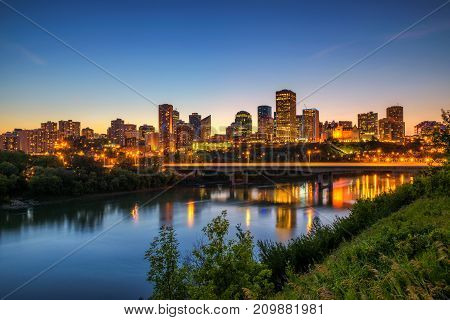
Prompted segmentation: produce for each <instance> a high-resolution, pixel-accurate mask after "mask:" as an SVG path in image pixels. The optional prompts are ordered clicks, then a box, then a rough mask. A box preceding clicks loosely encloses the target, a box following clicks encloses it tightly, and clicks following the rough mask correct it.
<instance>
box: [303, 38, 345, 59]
mask: <svg viewBox="0 0 450 320" xmlns="http://www.w3.org/2000/svg"><path fill="white" fill-rule="evenodd" d="M349 44H350V43H347V42H346V43H339V44H335V45H333V46H330V47H327V48H324V49H322V50H320V51H317V52H316V53H314V54H313V55H312V56H311V58H313V59H319V58H324V57H326V56H329V55H330V54H332V53H333V52H335V51H338V50H339V49H342V48H344V47H346V46H348V45H349Z"/></svg>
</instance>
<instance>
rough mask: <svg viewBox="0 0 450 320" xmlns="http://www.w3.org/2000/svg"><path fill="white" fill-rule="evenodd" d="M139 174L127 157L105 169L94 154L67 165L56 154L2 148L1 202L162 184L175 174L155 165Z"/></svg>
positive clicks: (0, 172)
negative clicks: (21, 198)
mask: <svg viewBox="0 0 450 320" xmlns="http://www.w3.org/2000/svg"><path fill="white" fill-rule="evenodd" d="M143 173H144V174H142V172H141V174H137V172H136V170H135V168H134V167H133V166H132V165H131V164H130V163H129V162H127V161H126V160H124V161H122V162H119V164H118V165H117V166H116V167H114V168H112V169H105V168H104V167H103V166H102V164H101V163H100V162H98V161H95V160H94V159H93V158H90V157H86V156H79V155H74V156H72V157H71V158H70V159H69V163H68V164H67V165H66V166H64V165H63V163H62V162H61V161H60V160H59V159H58V158H57V157H55V156H29V155H26V154H25V153H22V152H0V202H1V201H6V200H8V199H11V198H14V197H22V196H27V197H43V196H46V197H49V196H50V197H52V196H78V195H83V194H92V193H105V192H118V191H132V190H140V189H146V188H152V187H162V186H165V185H168V184H170V183H173V181H174V180H175V177H174V176H173V175H170V174H164V173H160V172H159V170H158V168H157V167H156V166H155V167H151V168H149V169H147V171H146V172H143Z"/></svg>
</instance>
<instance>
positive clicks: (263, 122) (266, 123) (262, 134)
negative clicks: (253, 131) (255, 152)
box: [258, 106, 274, 141]
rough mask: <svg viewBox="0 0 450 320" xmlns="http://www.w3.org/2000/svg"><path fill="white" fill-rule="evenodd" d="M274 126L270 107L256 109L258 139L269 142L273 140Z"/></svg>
mask: <svg viewBox="0 0 450 320" xmlns="http://www.w3.org/2000/svg"><path fill="white" fill-rule="evenodd" d="M273 132H274V126H273V117H272V107H270V106H259V107H258V137H259V138H261V139H264V140H268V141H271V140H272V138H273Z"/></svg>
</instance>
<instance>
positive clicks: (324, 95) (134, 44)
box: [0, 0, 450, 133]
mask: <svg viewBox="0 0 450 320" xmlns="http://www.w3.org/2000/svg"><path fill="white" fill-rule="evenodd" d="M2 1H3V0H2ZM5 1H6V2H7V3H8V4H10V5H11V6H13V7H14V8H15V9H17V10H18V11H20V12H21V13H23V14H24V15H26V16H27V17H29V18H31V19H33V20H34V21H36V22H37V23H38V24H39V25H41V26H42V27H44V28H46V29H47V30H49V31H50V32H52V33H54V34H55V35H56V36H58V37H59V38H61V39H62V40H64V41H65V42H67V43H68V44H70V45H71V46H72V47H74V48H76V49H77V50H79V51H80V52H82V53H83V54H85V55H86V56H87V57H89V58H90V59H92V60H93V61H95V62H96V63H98V64H99V65H101V66H103V67H104V68H105V69H107V70H108V71H109V72H111V73H113V74H114V75H116V76H117V77H119V78H120V79H121V80H123V81H125V82H127V83H128V84H130V85H131V86H132V87H133V88H135V89H136V90H137V91H139V92H140V93H141V94H143V95H144V96H146V97H148V98H149V99H150V100H152V101H154V102H155V103H156V104H161V103H171V104H173V105H174V106H175V107H176V108H177V109H178V110H179V111H180V114H181V118H182V119H185V120H187V116H188V114H190V113H191V112H198V113H200V114H202V115H203V116H206V115H209V114H211V115H212V122H213V126H214V127H216V128H217V129H218V130H219V131H220V128H222V127H224V126H226V125H228V124H229V123H230V122H232V121H233V118H234V115H235V113H236V112H237V111H239V110H247V111H249V112H250V113H251V114H252V115H253V117H254V119H255V120H256V108H257V106H258V105H262V104H266V105H271V106H274V104H275V91H276V90H279V89H283V88H288V89H292V90H294V91H295V92H296V93H297V97H298V99H299V98H302V97H305V96H307V95H309V94H310V93H311V92H312V91H313V90H314V89H315V88H317V87H319V86H320V85H321V84H322V83H324V82H326V81H327V80H329V79H330V78H332V77H333V76H334V75H335V74H337V73H339V72H341V71H342V70H343V69H345V68H346V67H348V66H349V65H351V64H352V63H354V62H355V61H356V60H358V59H359V58H361V57H362V56H364V55H365V54H367V53H368V52H370V51H371V50H373V49H374V48H376V47H377V46H379V45H380V44H382V43H383V42H385V41H386V40H388V39H389V38H390V37H392V36H393V35H395V34H396V33H398V32H400V31H401V30H403V29H405V28H406V27H408V26H409V25H411V24H412V23H414V22H416V21H417V20H419V19H420V18H422V17H423V16H425V15H426V14H427V13H429V12H430V11H432V10H433V9H435V8H436V7H438V6H439V5H441V4H442V3H444V2H445V0H440V1H437V0H436V1H435V0H426V1H425V0H424V1H395V0H394V1H376V2H375V1H358V2H356V1H314V2H313V1H283V0H279V1H242V0H241V1H167V0H166V1H117V2H116V1H103V2H99V1H71V2H69V1H40V0H36V1H15V0H5ZM0 74H1V77H0V110H1V116H0V132H3V131H6V130H12V129H13V128H17V127H19V128H34V127H38V126H39V123H40V122H43V121H47V120H53V121H57V120H61V119H73V120H79V121H81V122H82V126H83V127H84V126H90V127H93V128H94V129H96V130H98V131H101V132H104V131H106V128H107V126H108V125H109V122H110V120H112V119H115V118H116V117H120V118H123V119H125V120H126V121H127V122H130V123H136V124H143V123H149V124H154V125H156V123H157V109H156V107H155V106H154V105H152V104H151V103H150V102H149V101H147V100H145V99H143V98H142V97H140V96H139V95H137V94H136V93H134V92H132V91H131V90H129V89H128V88H126V87H125V86H124V85H123V84H121V83H119V82H118V81H116V80H114V79H112V78H111V77H110V76H108V75H107V74H105V73H104V72H102V71H100V70H99V69H98V68H96V67H95V66H93V65H92V64H90V63H88V62H87V61H86V60H84V59H82V58H81V57H80V56H78V55H77V54H75V53H74V52H72V51H71V50H70V49H68V48H66V47H65V46H63V45H62V44H61V43H59V42H58V41H56V40H55V39H54V38H52V37H51V36H49V35H48V34H46V33H45V32H43V31H42V30H39V29H38V28H37V27H35V26H33V25H32V24H31V23H30V22H28V21H27V20H26V19H24V18H23V17H21V16H20V15H18V14H17V13H15V12H14V11H12V10H10V9H9V8H7V7H6V6H5V5H4V4H3V3H1V1H0ZM449 89H450V4H449V5H447V6H446V7H444V8H443V9H442V10H440V11H439V12H437V13H436V14H434V15H433V16H431V17H430V18H428V19H427V20H425V21H424V22H422V23H421V24H419V25H418V26H416V27H415V28H414V29H412V30H411V31H410V32H408V33H406V34H405V35H403V36H402V37H401V38H399V39H397V40H396V41H394V42H393V43H391V44H390V45H389V46H387V47H386V48H384V49H382V50H380V51H379V52H378V53H377V54H375V55H374V56H372V57H370V58H369V59H367V60H366V61H364V62H363V63H361V64H360V65H358V66H357V67H355V68H354V69H352V70H351V71H350V72H348V73H346V74H345V75H343V76H342V77H340V78H339V79H337V80H336V81H334V82H332V83H331V84H330V85H328V86H327V87H325V88H323V89H321V90H319V91H318V92H317V93H315V94H314V95H313V96H311V97H309V98H308V99H307V100H306V101H302V102H301V103H300V104H299V106H298V111H297V112H298V113H300V109H301V108H302V107H303V106H305V105H306V106H308V107H315V108H318V109H319V110H320V119H321V121H325V120H353V121H356V114H357V113H358V112H366V111H370V110H372V111H376V112H379V115H380V117H383V116H384V115H385V108H386V107H388V106H390V105H393V104H397V103H398V104H400V105H403V106H404V107H405V119H406V124H407V131H408V132H410V133H411V132H412V127H413V126H414V125H415V124H416V123H417V122H419V121H421V120H438V119H439V117H440V109H441V108H445V109H450V90H449ZM255 120H254V122H256V121H255Z"/></svg>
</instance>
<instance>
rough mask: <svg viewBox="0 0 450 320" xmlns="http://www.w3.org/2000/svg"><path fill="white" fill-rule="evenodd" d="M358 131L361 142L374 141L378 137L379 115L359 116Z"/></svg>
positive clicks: (366, 114)
mask: <svg viewBox="0 0 450 320" xmlns="http://www.w3.org/2000/svg"><path fill="white" fill-rule="evenodd" d="M358 129H359V134H360V139H361V140H372V139H373V138H375V137H377V136H378V113H376V112H372V111H370V112H367V113H360V114H358Z"/></svg>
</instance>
